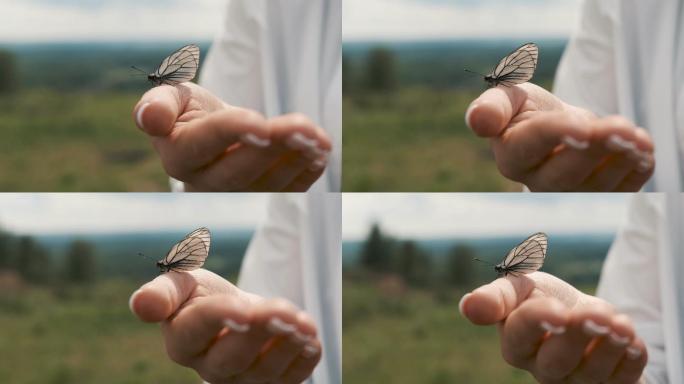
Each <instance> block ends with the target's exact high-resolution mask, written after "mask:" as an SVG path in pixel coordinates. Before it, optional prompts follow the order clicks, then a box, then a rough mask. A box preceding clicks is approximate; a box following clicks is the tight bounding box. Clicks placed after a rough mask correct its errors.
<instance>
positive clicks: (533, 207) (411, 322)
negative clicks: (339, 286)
mask: <svg viewBox="0 0 684 384" xmlns="http://www.w3.org/2000/svg"><path fill="white" fill-rule="evenodd" d="M629 199H630V196H629V195H615V194H613V195H611V196H599V195H596V194H594V195H590V194H573V195H561V194H544V195H538V194H536V195H533V194H345V195H344V200H343V222H342V223H343V224H342V231H343V253H342V257H343V286H344V290H343V322H342V325H343V344H344V359H343V377H344V382H345V383H346V384H350V383H359V384H360V383H383V382H384V383H398V384H399V383H406V384H413V383H425V384H451V383H472V384H481V383H482V384H485V383H486V384H488V383H492V384H494V383H507V384H516V383H535V382H536V381H534V380H532V378H531V376H529V375H528V374H527V373H526V372H524V371H521V370H517V369H515V368H512V367H510V366H508V365H507V364H506V363H505V362H504V360H503V359H502V358H501V353H500V350H499V338H498V334H497V331H496V328H495V327H493V326H492V327H480V326H475V325H472V324H471V323H469V322H468V321H467V320H465V318H463V317H462V316H461V315H460V314H459V312H458V302H459V300H460V298H461V297H462V296H463V294H465V293H466V292H470V291H471V290H473V289H475V288H477V287H478V286H480V285H482V284H486V283H488V282H490V281H492V280H493V279H495V278H496V272H495V271H494V268H493V267H491V266H489V265H485V264H483V263H478V262H476V261H473V258H475V257H477V258H480V259H482V260H485V261H488V262H490V263H493V264H497V263H499V262H500V261H501V259H503V257H504V256H505V255H506V254H507V252H508V251H509V250H510V249H511V248H513V247H514V246H516V245H517V244H519V243H520V242H521V241H523V240H524V239H526V238H527V237H528V236H529V235H531V234H533V233H535V232H545V233H546V234H547V235H548V236H549V246H548V253H547V258H546V261H545V263H544V266H543V267H542V270H543V271H545V272H548V273H551V274H554V275H556V276H558V277H559V278H561V279H563V280H565V281H567V282H569V283H570V284H572V285H574V286H575V287H577V288H578V289H580V290H582V291H584V292H587V293H590V294H591V293H593V292H594V291H595V289H596V284H597V282H598V278H599V274H600V270H601V265H602V263H603V260H604V258H605V256H606V253H607V251H608V249H609V247H610V245H611V243H612V240H613V238H614V236H615V233H616V231H617V229H618V228H619V226H620V225H621V224H622V222H623V221H624V219H625V218H626V210H627V204H628V201H629ZM587 212H591V215H588V214H587Z"/></svg>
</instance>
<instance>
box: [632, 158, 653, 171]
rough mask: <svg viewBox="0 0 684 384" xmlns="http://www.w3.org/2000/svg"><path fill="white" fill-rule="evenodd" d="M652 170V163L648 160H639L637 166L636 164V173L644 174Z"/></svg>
mask: <svg viewBox="0 0 684 384" xmlns="http://www.w3.org/2000/svg"><path fill="white" fill-rule="evenodd" d="M651 168H653V162H652V161H650V160H641V161H640V162H639V164H637V167H636V171H637V172H639V173H646V172H648V171H650V170H651Z"/></svg>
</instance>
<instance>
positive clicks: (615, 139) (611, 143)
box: [606, 134, 637, 152]
mask: <svg viewBox="0 0 684 384" xmlns="http://www.w3.org/2000/svg"><path fill="white" fill-rule="evenodd" d="M606 147H608V149H610V150H611V151H614V152H625V151H634V150H636V149H637V147H636V144H634V143H633V142H631V141H629V140H625V139H623V138H622V137H620V136H618V135H615V134H613V135H610V136H609V137H608V140H607V141H606Z"/></svg>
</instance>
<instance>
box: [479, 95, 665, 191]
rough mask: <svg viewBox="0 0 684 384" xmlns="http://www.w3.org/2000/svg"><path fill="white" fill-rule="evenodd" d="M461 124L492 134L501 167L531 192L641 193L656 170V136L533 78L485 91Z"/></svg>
mask: <svg viewBox="0 0 684 384" xmlns="http://www.w3.org/2000/svg"><path fill="white" fill-rule="evenodd" d="M466 123H467V124H468V126H470V127H471V129H472V130H473V131H474V132H475V133H476V134H477V135H479V136H481V137H487V138H490V140H491V145H492V150H493V152H494V157H495V158H496V163H497V165H498V167H499V171H500V172H501V174H502V175H504V176H505V177H507V178H509V179H511V180H514V181H518V182H521V183H523V184H525V185H527V187H528V188H530V190H532V191H550V192H554V191H556V192H557V191H595V192H598V191H605V192H608V191H619V192H633V191H638V190H639V189H641V187H642V186H643V185H644V184H645V183H646V181H648V179H649V178H650V177H651V175H652V174H653V170H654V166H655V159H654V157H653V150H654V148H653V142H652V140H651V138H650V136H649V135H648V133H647V132H646V131H645V130H644V129H642V128H637V127H636V126H634V124H632V123H631V122H630V121H628V120H626V119H624V118H622V117H619V116H610V117H604V118H599V117H596V116H595V115H594V114H593V113H592V112H590V111H587V110H584V109H581V108H577V107H574V106H571V105H569V104H566V103H564V102H563V101H562V100H560V99H559V98H557V97H556V96H554V95H552V94H551V93H549V92H547V91H546V90H544V89H543V88H541V87H538V86H536V85H534V84H530V83H524V84H520V85H517V86H513V87H503V86H499V87H496V88H491V89H488V90H487V91H485V92H484V93H483V94H482V95H481V96H480V97H478V98H477V99H476V100H475V101H473V102H472V103H471V105H470V107H469V108H468V111H467V112H466Z"/></svg>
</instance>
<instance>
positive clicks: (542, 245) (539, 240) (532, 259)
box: [494, 232, 548, 277]
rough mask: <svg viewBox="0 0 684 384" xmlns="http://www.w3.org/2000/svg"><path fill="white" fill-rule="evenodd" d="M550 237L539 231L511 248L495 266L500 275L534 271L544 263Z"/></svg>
mask: <svg viewBox="0 0 684 384" xmlns="http://www.w3.org/2000/svg"><path fill="white" fill-rule="evenodd" d="M547 248H548V237H547V236H546V234H544V233H541V232H538V233H535V234H534V235H532V236H530V237H528V238H527V239H525V240H524V241H523V242H522V243H520V244H518V245H517V246H516V247H515V248H513V249H511V250H510V251H509V252H508V254H507V255H506V257H505V258H504V259H503V261H501V263H499V264H497V265H495V266H494V270H495V271H496V273H497V274H498V275H499V277H502V276H507V275H509V274H511V275H514V276H518V275H522V274H527V273H532V272H535V271H537V270H539V268H541V267H542V265H543V264H544V260H545V259H546V249H547Z"/></svg>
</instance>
